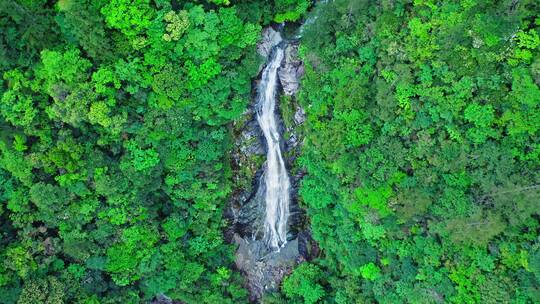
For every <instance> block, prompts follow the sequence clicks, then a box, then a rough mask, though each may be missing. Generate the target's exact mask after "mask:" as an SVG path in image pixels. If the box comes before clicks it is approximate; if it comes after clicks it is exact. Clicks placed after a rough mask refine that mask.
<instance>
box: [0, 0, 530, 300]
mask: <svg viewBox="0 0 540 304" xmlns="http://www.w3.org/2000/svg"><path fill="white" fill-rule="evenodd" d="M539 16H540V3H539V2H538V1H536V0H496V1H492V0H451V1H437V0H334V1H308V0H274V1H264V0H257V1H250V0H200V1H184V0H173V1H168V0H109V1H105V0H58V1H47V0H13V1H0V79H1V80H0V82H1V86H0V303H6V304H7V303H19V304H34V303H50V304H57V303H81V304H97V303H104V304H105V303H150V302H151V301H153V300H155V299H156V297H159V296H162V295H166V297H167V298H169V299H172V300H174V301H179V302H178V303H216V304H217V303H220V304H221V303H247V302H248V291H247V290H246V288H245V280H244V278H243V277H242V275H241V273H240V272H239V271H238V270H237V269H236V267H235V266H234V253H235V250H236V248H235V246H234V245H231V244H229V243H228V242H226V241H225V237H224V234H223V232H224V230H225V228H226V227H227V225H228V224H229V223H228V221H227V218H226V216H225V211H226V208H227V207H228V203H229V202H230V198H231V195H233V192H234V190H235V187H236V186H237V185H238V184H242V183H238V182H235V176H237V172H235V169H233V167H232V166H231V149H232V146H233V143H234V141H235V133H234V132H233V130H232V126H233V124H235V123H240V122H242V121H244V117H243V114H244V113H245V112H246V109H248V107H249V105H250V103H251V101H252V99H253V81H254V80H255V79H256V78H257V77H258V73H259V71H260V67H261V65H262V64H263V62H264V58H262V56H260V55H259V54H258V53H257V50H256V45H257V42H258V41H259V39H260V37H261V32H262V30H263V28H265V27H267V26H270V25H276V24H280V23H283V22H286V23H288V24H292V25H293V26H296V27H298V26H300V24H302V23H304V27H303V28H302V37H301V38H300V41H299V44H300V47H299V49H300V51H299V53H300V57H301V59H302V61H303V62H304V70H305V75H304V77H303V79H302V82H301V88H300V92H299V94H298V96H296V97H294V98H293V99H294V102H298V103H299V104H300V105H301V106H302V108H303V109H304V110H305V113H306V120H305V122H304V123H303V124H302V126H301V128H300V130H299V131H298V132H299V134H297V135H298V137H299V138H302V140H303V144H302V147H301V152H300V157H299V158H298V159H296V160H295V162H294V168H293V169H294V170H297V171H301V172H303V173H305V175H304V177H303V179H302V181H301V183H300V186H299V191H298V200H299V202H300V206H301V207H302V209H303V210H304V212H305V214H306V218H307V223H306V226H307V227H309V231H310V235H311V236H312V238H313V240H314V241H315V242H316V243H317V247H318V249H319V251H318V254H317V256H316V257H315V258H314V259H312V260H310V261H305V262H302V263H300V264H299V265H298V266H296V268H295V269H294V270H293V271H292V272H291V273H290V274H288V276H287V277H286V278H285V279H284V281H283V283H282V284H281V286H280V287H279V289H278V290H276V291H275V292H273V293H270V294H268V295H266V297H265V298H264V299H263V300H262V301H263V302H264V303H307V304H311V303H337V304H346V303H415V304H416V303H516V304H518V303H523V304H525V303H537V302H539V301H540V236H539V231H540V17H539ZM282 102H292V101H291V99H285V98H283V99H282ZM250 182H251V181H247V183H250Z"/></svg>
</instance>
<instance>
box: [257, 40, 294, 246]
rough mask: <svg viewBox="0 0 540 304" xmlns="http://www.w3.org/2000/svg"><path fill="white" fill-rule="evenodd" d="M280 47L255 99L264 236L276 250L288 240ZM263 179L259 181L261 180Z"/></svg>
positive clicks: (268, 67)
mask: <svg viewBox="0 0 540 304" xmlns="http://www.w3.org/2000/svg"><path fill="white" fill-rule="evenodd" d="M283 56H284V50H283V47H280V46H275V47H274V51H273V53H272V54H270V56H269V60H270V61H269V62H268V64H267V66H266V67H265V68H264V70H263V73H262V77H261V82H260V84H259V93H258V100H257V108H258V109H257V121H258V122H259V125H260V127H261V129H262V131H263V134H264V137H265V139H266V144H267V148H268V151H267V155H266V168H265V172H264V174H263V177H262V178H263V179H264V183H265V186H266V187H265V189H266V193H265V201H266V218H265V222H264V240H265V242H266V244H267V245H268V247H270V248H271V249H273V250H279V249H280V248H281V247H282V246H284V245H285V244H286V243H287V219H288V217H289V200H290V197H289V196H290V187H291V185H290V180H289V175H288V173H287V168H286V167H285V162H284V161H283V156H282V154H281V147H280V141H281V140H280V134H279V130H278V119H277V117H276V111H275V108H276V101H277V99H278V92H277V89H278V73H277V72H278V69H279V66H280V64H281V61H282V60H283ZM261 182H262V181H261Z"/></svg>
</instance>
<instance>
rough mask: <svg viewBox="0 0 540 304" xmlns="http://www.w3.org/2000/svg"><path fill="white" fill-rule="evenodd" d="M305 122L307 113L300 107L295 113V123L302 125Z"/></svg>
mask: <svg viewBox="0 0 540 304" xmlns="http://www.w3.org/2000/svg"><path fill="white" fill-rule="evenodd" d="M304 121H306V112H305V111H304V109H303V108H302V107H300V106H298V107H297V108H296V112H294V123H295V124H297V125H301V124H303V123H304Z"/></svg>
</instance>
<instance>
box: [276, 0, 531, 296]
mask: <svg viewBox="0 0 540 304" xmlns="http://www.w3.org/2000/svg"><path fill="white" fill-rule="evenodd" d="M539 13H540V3H539V2H538V1H534V0H530V1H483V0H472V1H470V0H463V1H431V0H414V1H369V0H366V1H354V0H336V1H330V2H328V4H321V5H320V7H319V9H318V10H316V11H315V12H314V14H317V15H318V18H317V21H316V22H314V23H313V24H311V25H310V26H309V27H307V28H306V30H305V37H304V39H303V41H302V56H303V58H304V60H305V63H306V73H307V74H306V76H305V78H304V80H303V83H302V85H303V88H302V92H301V95H300V97H299V99H300V102H301V103H302V105H303V106H304V108H305V109H306V113H307V122H306V127H305V130H304V135H305V137H306V143H305V145H304V149H303V155H302V159H301V161H300V163H301V166H303V167H305V168H306V169H307V172H308V175H307V176H306V177H305V178H304V180H303V182H302V188H301V190H300V193H301V197H302V199H303V201H304V204H305V207H306V208H307V212H308V215H309V218H310V221H311V227H312V231H313V235H314V237H315V239H316V240H317V241H318V242H319V244H320V247H321V248H322V249H323V252H324V255H323V256H322V257H321V258H320V259H318V260H316V261H313V262H312V264H310V266H301V267H299V268H298V269H297V270H296V271H295V272H294V273H293V274H292V275H291V276H290V277H289V278H288V279H287V280H286V281H285V283H284V284H283V292H284V294H285V296H286V297H287V298H288V301H289V302H290V301H292V302H293V303H316V302H317V301H325V302H326V301H327V302H331V303H332V302H335V303H372V302H379V303H538V301H540V268H539V267H540V262H539V261H540V237H539V235H538V231H539V228H540V216H539V210H540V209H539V208H540V89H539V85H540V48H539V46H540V37H539V34H540V18H539V17H538V16H539Z"/></svg>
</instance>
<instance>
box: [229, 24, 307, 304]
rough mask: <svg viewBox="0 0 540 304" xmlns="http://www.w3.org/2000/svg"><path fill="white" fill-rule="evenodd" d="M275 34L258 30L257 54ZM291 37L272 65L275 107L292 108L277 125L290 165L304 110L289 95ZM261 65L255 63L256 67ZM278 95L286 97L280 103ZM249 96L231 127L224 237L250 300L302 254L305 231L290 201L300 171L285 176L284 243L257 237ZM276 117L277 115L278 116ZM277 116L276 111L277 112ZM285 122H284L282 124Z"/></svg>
mask: <svg viewBox="0 0 540 304" xmlns="http://www.w3.org/2000/svg"><path fill="white" fill-rule="evenodd" d="M280 35H281V34H280V33H279V32H278V31H276V30H275V29H274V28H272V27H268V28H266V29H265V30H264V31H263V36H262V38H261V41H260V43H259V45H258V47H257V49H258V52H259V54H260V55H261V56H263V57H265V58H267V57H268V55H269V53H270V51H271V49H272V47H273V46H275V45H276V44H277V43H279V41H280V40H281V36H280ZM297 52H298V43H297V41H288V44H287V46H286V48H285V56H284V58H283V60H282V62H281V66H280V68H279V70H278V76H279V83H280V86H281V89H282V94H284V95H285V96H291V97H290V98H287V97H282V98H281V100H282V102H280V103H279V105H278V106H277V108H276V111H280V110H284V108H285V107H287V111H288V112H290V113H294V114H293V115H292V117H291V119H290V120H291V121H287V123H285V122H284V121H283V119H280V122H279V124H280V128H281V129H282V131H283V132H281V133H282V134H283V133H287V134H288V135H289V136H288V139H287V140H285V141H284V142H283V143H282V145H283V149H282V150H283V151H284V152H285V153H286V154H285V155H288V157H286V160H285V162H286V163H287V167H288V168H291V167H292V166H291V162H292V161H293V160H294V159H295V158H296V154H297V151H298V148H299V145H300V143H301V139H300V138H299V132H297V128H298V127H299V126H300V125H301V124H302V123H303V122H304V120H305V117H304V111H303V109H301V108H300V107H299V106H298V105H297V104H296V102H294V101H295V100H294V96H295V95H296V93H297V92H298V89H299V84H300V78H301V76H302V74H303V64H302V62H301V61H300V60H299V59H298V55H297ZM263 67H264V66H263V65H261V70H262V68H263ZM284 100H286V101H288V102H283V101H284ZM254 109H255V98H254V99H253V102H252V104H251V106H250V108H249V109H248V110H247V111H246V113H244V117H245V121H242V122H239V123H238V124H237V125H236V126H235V129H236V135H237V136H236V138H237V139H236V142H235V149H234V153H233V160H232V161H233V168H234V170H235V172H237V174H236V176H235V181H236V186H237V189H236V191H235V192H234V194H233V197H232V200H231V208H230V212H229V218H230V221H231V222H232V223H231V227H230V229H229V231H228V232H227V234H228V239H229V240H230V241H231V242H233V243H235V244H237V245H238V250H237V252H236V266H237V268H238V269H239V270H240V271H241V272H242V273H243V274H244V275H245V277H246V287H247V288H248V290H249V291H250V295H251V297H250V298H251V300H252V301H258V300H260V299H261V297H262V296H263V294H264V293H266V292H271V291H272V290H276V289H277V288H278V287H279V284H280V283H281V281H282V279H283V277H284V276H285V275H287V274H288V273H290V272H291V270H292V269H293V268H294V266H295V265H296V264H297V263H299V262H300V261H302V260H305V259H308V258H309V256H308V253H307V252H309V251H310V250H308V247H309V246H310V245H309V243H310V241H309V239H310V238H309V234H308V233H306V232H305V231H302V229H301V227H302V226H303V214H302V212H301V210H300V208H299V207H298V204H297V200H296V192H297V185H298V182H299V180H300V178H301V174H296V175H291V176H290V178H291V183H292V186H293V189H292V193H291V210H290V211H291V216H290V229H289V233H288V237H287V238H288V242H287V243H286V245H285V246H284V247H283V248H281V250H280V251H279V252H272V251H269V250H268V249H267V248H266V246H265V244H263V242H262V236H263V226H264V218H265V201H264V195H263V194H264V191H265V190H264V189H262V188H261V187H259V184H260V183H259V179H260V175H261V173H262V169H261V168H262V165H263V164H264V160H265V148H266V147H265V146H264V138H263V136H262V134H261V130H260V128H259V126H258V124H257V120H256V117H255V111H254ZM278 116H280V115H278ZM280 117H281V116H280ZM286 126H287V127H286Z"/></svg>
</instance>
